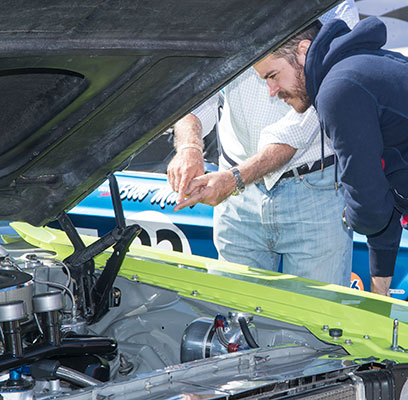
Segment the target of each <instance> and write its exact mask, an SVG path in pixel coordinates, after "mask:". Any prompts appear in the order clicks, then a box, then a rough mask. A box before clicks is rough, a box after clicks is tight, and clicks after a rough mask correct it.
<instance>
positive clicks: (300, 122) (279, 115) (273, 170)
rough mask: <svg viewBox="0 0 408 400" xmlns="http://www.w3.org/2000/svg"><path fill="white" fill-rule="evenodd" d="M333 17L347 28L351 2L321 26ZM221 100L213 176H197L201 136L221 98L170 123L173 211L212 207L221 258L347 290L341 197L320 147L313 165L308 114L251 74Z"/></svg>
mask: <svg viewBox="0 0 408 400" xmlns="http://www.w3.org/2000/svg"><path fill="white" fill-rule="evenodd" d="M332 17H341V18H342V19H344V20H345V21H346V22H347V23H348V24H349V25H350V26H354V24H355V23H357V21H358V13H357V9H356V7H355V5H354V1H352V0H348V1H344V2H343V3H341V4H340V5H339V6H337V7H336V8H334V9H333V10H331V11H329V13H327V14H325V15H324V16H323V17H322V18H321V20H322V22H323V23H324V22H325V20H327V19H329V18H332ZM224 94H225V100H224V105H223V112H222V118H221V121H220V123H219V126H218V128H219V129H218V131H219V139H220V147H221V155H220V160H219V164H220V171H219V172H216V173H211V174H207V175H203V173H204V167H203V157H202V139H201V137H202V135H203V134H206V133H208V132H209V130H211V128H212V127H213V126H214V124H215V123H217V116H218V106H219V105H220V98H221V95H220V94H217V95H215V96H213V97H212V98H211V99H210V100H208V101H207V102H206V103H204V104H203V105H202V106H200V107H199V108H198V109H196V110H195V111H194V112H193V113H192V114H189V115H187V116H186V117H184V118H183V119H182V120H180V121H179V122H178V123H177V124H176V125H175V138H176V140H175V148H176V151H177V153H176V156H175V157H174V159H173V160H172V162H171V163H170V165H169V167H168V179H169V182H170V184H171V185H172V187H173V189H174V190H175V191H177V192H178V193H179V198H178V205H177V206H176V207H175V210H176V211H177V210H179V209H181V208H183V207H186V206H188V205H191V204H195V203H197V202H199V201H200V202H203V203H206V204H210V205H213V206H217V207H215V210H214V242H215V245H216V247H217V250H218V252H219V256H220V258H221V259H226V260H228V261H232V262H238V263H241V264H247V265H249V266H253V267H259V268H265V269H270V270H274V271H276V270H278V267H279V264H280V262H282V272H284V273H289V274H293V275H297V276H301V277H305V278H310V279H316V280H320V281H324V282H328V283H337V284H342V285H349V282H350V273H351V254H352V236H351V232H350V231H348V230H347V229H345V227H344V225H343V222H342V219H341V212H342V210H343V208H344V198H343V195H342V189H341V188H337V187H336V186H335V166H334V165H333V164H334V156H333V151H332V149H331V148H330V144H329V143H328V141H327V142H326V143H325V150H324V154H325V155H326V156H327V157H326V158H325V159H324V163H323V165H321V153H320V152H321V150H320V149H321V146H320V135H319V130H320V128H319V123H318V119H317V116H316V113H315V111H314V109H312V108H311V109H309V110H308V111H307V112H306V113H305V114H297V113H295V112H294V111H291V108H290V106H288V105H287V104H285V103H284V102H283V101H282V100H279V99H277V98H276V97H270V96H269V95H268V91H267V87H266V85H265V83H264V82H263V81H262V79H261V78H259V76H258V75H257V74H256V72H255V71H254V69H253V68H250V69H248V70H247V71H245V72H244V73H243V74H241V75H240V76H239V77H238V78H237V79H235V80H234V81H233V82H231V83H230V84H229V85H228V86H227V87H226V88H225V89H224ZM265 127H266V128H265ZM263 128H265V129H263ZM261 132H262V133H261ZM231 194H233V195H234V196H230V195H231ZM237 194H239V195H237ZM186 195H188V196H189V197H188V198H187V199H185V197H186Z"/></svg>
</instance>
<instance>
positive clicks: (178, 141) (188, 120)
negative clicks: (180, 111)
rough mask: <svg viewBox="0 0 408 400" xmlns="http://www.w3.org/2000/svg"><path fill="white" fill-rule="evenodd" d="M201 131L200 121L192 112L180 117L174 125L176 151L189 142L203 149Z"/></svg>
mask: <svg viewBox="0 0 408 400" xmlns="http://www.w3.org/2000/svg"><path fill="white" fill-rule="evenodd" d="M201 131H202V126H201V122H200V120H199V119H198V118H197V117H196V116H195V115H194V114H187V115H186V116H185V117H183V118H182V119H180V120H179V121H178V122H177V123H176V124H175V125H174V139H175V140H174V147H175V149H176V151H177V150H179V149H180V148H181V147H182V146H188V145H189V144H192V145H196V146H200V147H201V149H203V147H204V145H203V140H202V139H201Z"/></svg>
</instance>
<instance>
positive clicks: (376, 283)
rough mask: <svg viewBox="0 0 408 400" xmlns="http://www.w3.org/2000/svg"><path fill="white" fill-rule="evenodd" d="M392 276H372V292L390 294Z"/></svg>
mask: <svg viewBox="0 0 408 400" xmlns="http://www.w3.org/2000/svg"><path fill="white" fill-rule="evenodd" d="M391 281H392V276H372V277H371V288H370V290H371V292H373V293H377V294H382V295H384V296H390V286H391Z"/></svg>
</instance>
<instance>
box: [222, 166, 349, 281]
mask: <svg viewBox="0 0 408 400" xmlns="http://www.w3.org/2000/svg"><path fill="white" fill-rule="evenodd" d="M344 205H345V203H344V198H343V193H342V189H341V188H339V190H335V188H334V166H331V167H328V168H325V169H324V171H323V172H322V171H316V172H312V173H310V174H307V175H304V176H295V177H293V178H286V179H282V180H280V181H279V182H278V183H277V184H276V185H275V186H274V187H273V188H272V189H271V190H269V191H268V190H266V188H265V185H264V184H263V183H257V184H256V185H249V186H248V187H247V188H246V189H245V192H244V193H242V194H241V195H239V196H230V197H229V198H228V199H227V200H225V201H224V202H223V203H221V204H220V205H218V206H217V207H216V208H215V210H214V242H215V245H216V247H217V250H218V252H219V256H220V258H221V259H225V260H228V261H231V262H236V263H239V264H245V265H249V266H253V267H258V268H264V269H269V270H272V271H278V268H279V265H280V263H281V262H282V272H283V273H287V274H291V275H297V276H300V277H303V278H309V279H314V280H318V281H323V282H327V283H336V284H340V285H345V286H349V285H350V275H351V261H352V260H351V259H352V245H353V241H352V232H351V231H349V230H347V229H346V228H345V227H344V225H343V222H342V216H341V215H342V211H343V208H344Z"/></svg>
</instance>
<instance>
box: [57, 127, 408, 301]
mask: <svg viewBox="0 0 408 400" xmlns="http://www.w3.org/2000/svg"><path fill="white" fill-rule="evenodd" d="M215 138H216V135H215V134H214V133H212V134H211V135H210V136H209V137H207V138H206V153H205V156H206V157H205V158H206V160H207V161H208V162H207V163H206V169H207V171H211V170H216V169H217V166H216V165H215V163H216V158H217V156H216V144H215V142H216V139H215ZM150 147H151V148H154V151H152V150H149V147H148V148H147V149H146V150H145V151H144V152H142V153H140V154H138V156H137V157H136V158H135V159H133V161H132V162H131V164H130V165H129V167H128V169H127V170H126V171H124V172H118V173H116V174H115V175H116V178H117V180H118V184H119V189H120V195H121V199H122V206H123V209H124V213H125V218H126V222H127V224H132V223H138V224H139V225H140V226H141V227H142V232H141V234H140V235H139V237H138V238H137V239H136V240H137V241H138V242H139V243H140V244H143V245H148V246H153V247H158V248H163V249H169V250H175V251H180V252H183V253H187V254H195V255H200V256H205V257H212V258H217V251H216V249H215V246H214V243H213V240H212V236H213V223H212V218H213V208H212V207H210V206H208V205H205V204H197V205H195V206H193V207H190V208H187V209H183V210H181V211H179V212H177V213H175V212H174V211H173V208H174V206H175V203H176V198H177V194H176V193H174V192H173V191H172V189H171V187H170V186H169V184H168V183H167V177H166V175H165V171H166V168H167V163H168V161H169V160H170V159H171V157H172V155H173V153H172V151H173V150H172V149H173V146H172V133H171V131H167V132H166V133H165V134H163V135H162V136H161V137H160V138H158V139H157V140H156V142H155V144H154V146H150ZM145 160H149V162H145ZM69 215H70V217H71V218H72V221H73V222H74V225H75V226H76V227H77V228H79V229H80V230H81V232H82V233H86V234H91V235H94V236H99V237H101V236H103V235H105V234H106V233H107V232H109V231H111V230H112V229H113V228H114V226H115V217H114V213H113V209H112V201H111V195H110V191H109V183H108V181H106V182H105V183H103V184H102V185H101V186H100V187H98V188H97V189H96V190H95V191H94V192H93V193H91V194H90V195H89V196H88V197H87V198H85V199H84V200H83V201H82V202H81V203H79V204H78V205H77V206H76V207H75V208H73V209H72V210H71V211H70V213H69ZM53 226H55V227H57V226H58V225H57V224H54V225H53ZM407 266H408V232H406V231H405V230H404V233H403V237H402V241H401V248H400V252H399V255H398V258H397V262H396V268H395V275H394V278H393V281H392V285H391V294H392V296H393V297H395V298H398V299H402V300H406V299H407V298H408V268H407ZM350 287H352V288H354V289H358V290H370V274H369V267H368V249H367V243H366V239H365V236H362V235H359V234H357V233H355V234H354V251H353V272H352V275H351V279H350Z"/></svg>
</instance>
